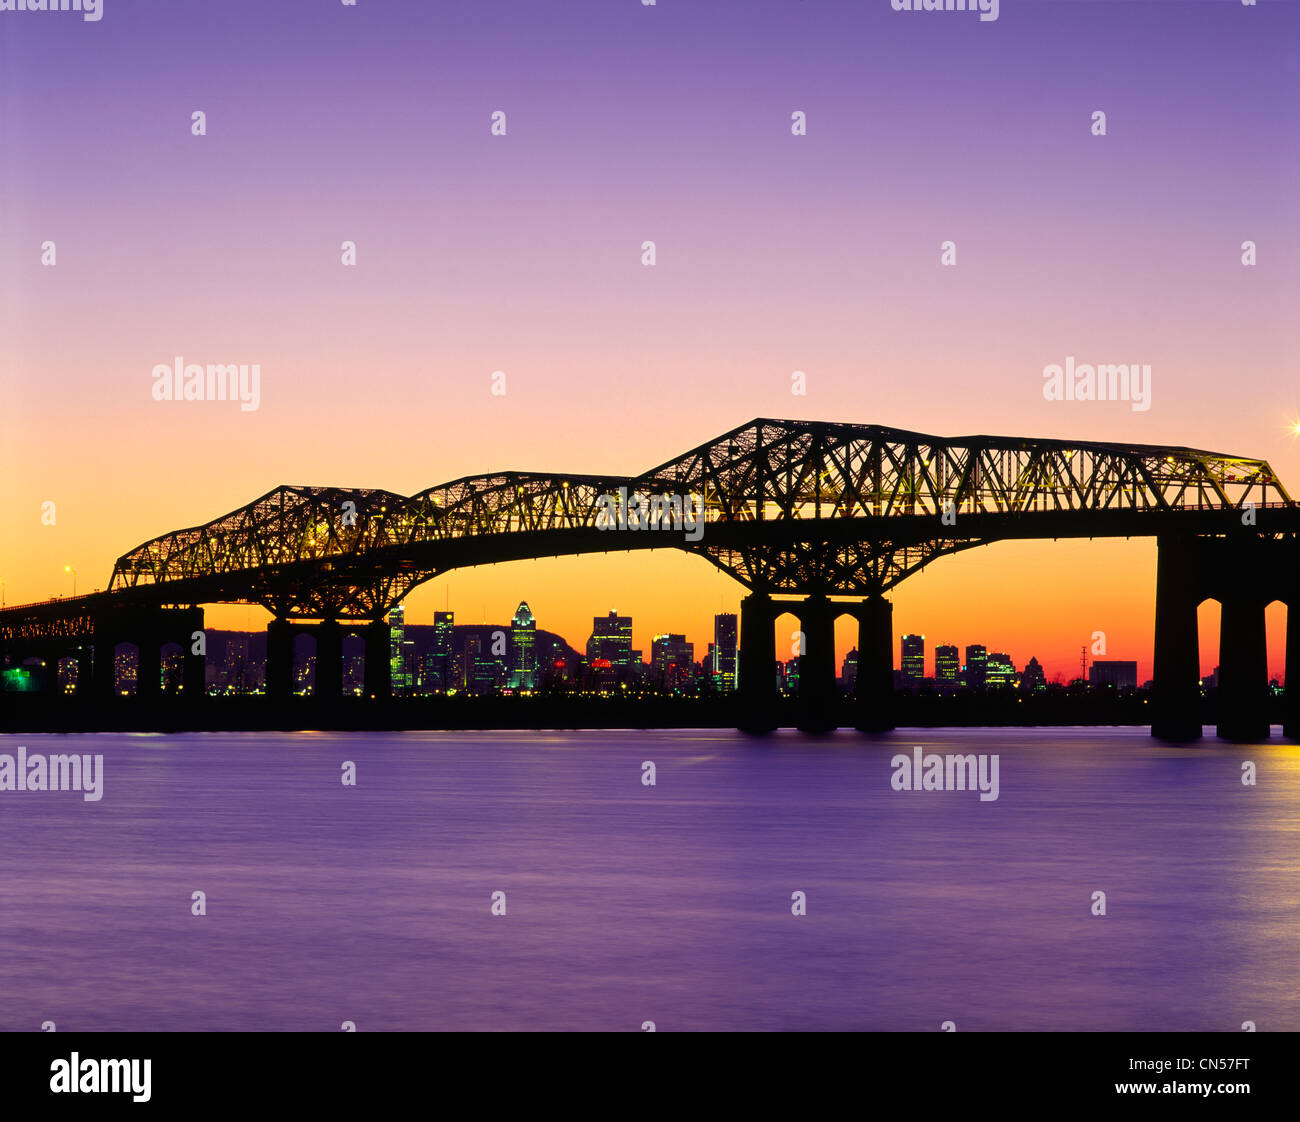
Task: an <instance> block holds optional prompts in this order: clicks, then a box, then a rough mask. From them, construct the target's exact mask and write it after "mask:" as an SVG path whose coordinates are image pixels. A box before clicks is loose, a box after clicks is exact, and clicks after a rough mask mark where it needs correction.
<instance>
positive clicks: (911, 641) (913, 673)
mask: <svg viewBox="0 0 1300 1122" xmlns="http://www.w3.org/2000/svg"><path fill="white" fill-rule="evenodd" d="M901 665H902V667H903V680H904V681H905V682H907V683H908V684H909V685H917V684H919V683H920V682H921V681H923V680H924V678H925V636H924V635H904V636H903V658H902V662H901Z"/></svg>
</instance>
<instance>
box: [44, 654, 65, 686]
mask: <svg viewBox="0 0 1300 1122" xmlns="http://www.w3.org/2000/svg"><path fill="white" fill-rule="evenodd" d="M61 658H62V655H60V654H59V653H58V652H57V651H49V650H47V651H43V652H42V653H41V665H42V666H43V667H44V668H45V682H44V683H43V687H42V688H43V689H44V692H45V693H47V694H49V695H50V696H51V697H55V696H57V695H58V694H59V692H60V690H59V660H60V659H61Z"/></svg>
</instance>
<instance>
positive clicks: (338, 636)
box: [312, 619, 343, 701]
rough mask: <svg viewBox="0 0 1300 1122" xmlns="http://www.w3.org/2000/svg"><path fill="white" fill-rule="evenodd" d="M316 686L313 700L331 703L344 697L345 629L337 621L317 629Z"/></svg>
mask: <svg viewBox="0 0 1300 1122" xmlns="http://www.w3.org/2000/svg"><path fill="white" fill-rule="evenodd" d="M315 630H316V685H315V688H314V689H313V690H312V698H313V699H315V700H317V701H320V700H323V699H325V698H329V699H330V700H331V701H333V700H335V699H336V698H339V697H341V696H342V695H343V628H342V626H341V625H340V624H339V621H338V620H336V619H327V620H325V621H323V622H322V623H321V624H319V625H318V626H317V627H316V629H315Z"/></svg>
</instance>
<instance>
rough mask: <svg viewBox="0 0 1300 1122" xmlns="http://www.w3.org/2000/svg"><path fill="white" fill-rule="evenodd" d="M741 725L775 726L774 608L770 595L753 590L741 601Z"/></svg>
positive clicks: (751, 729) (747, 728)
mask: <svg viewBox="0 0 1300 1122" xmlns="http://www.w3.org/2000/svg"><path fill="white" fill-rule="evenodd" d="M739 670H740V683H739V685H740V701H741V705H742V707H743V708H742V717H741V726H740V727H741V728H742V729H743V730H744V731H745V732H770V731H771V730H772V729H774V728H776V726H777V721H776V608H775V606H774V605H773V603H772V597H770V596H768V595H767V594H766V593H763V592H753V593H751V594H750V595H748V596H746V597H745V598H744V599H743V600H741V602H740V667H739Z"/></svg>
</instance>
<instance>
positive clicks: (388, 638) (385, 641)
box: [362, 619, 393, 699]
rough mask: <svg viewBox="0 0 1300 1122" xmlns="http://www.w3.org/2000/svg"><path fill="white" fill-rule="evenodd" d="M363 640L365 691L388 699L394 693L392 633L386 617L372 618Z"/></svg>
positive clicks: (370, 695)
mask: <svg viewBox="0 0 1300 1122" xmlns="http://www.w3.org/2000/svg"><path fill="white" fill-rule="evenodd" d="M362 640H363V641H364V642H365V645H366V668H365V686H364V693H365V695H366V697H373V698H384V699H387V698H389V697H391V696H392V693H393V664H392V661H391V660H392V633H391V632H390V631H389V627H388V621H387V620H386V619H376V620H371V621H370V623H368V624H367V625H366V628H365V632H364V634H363V635H362Z"/></svg>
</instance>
